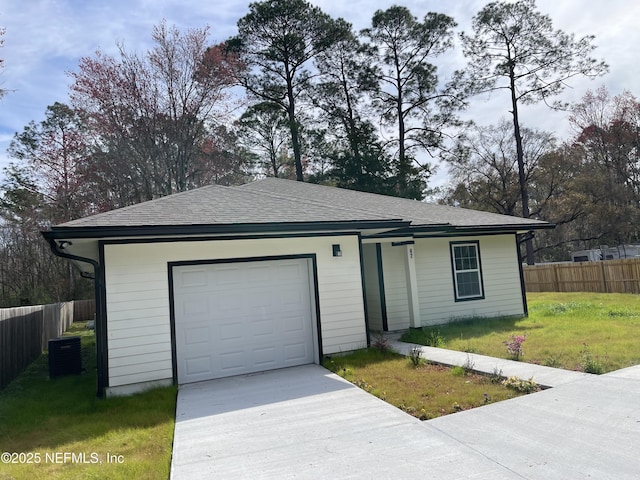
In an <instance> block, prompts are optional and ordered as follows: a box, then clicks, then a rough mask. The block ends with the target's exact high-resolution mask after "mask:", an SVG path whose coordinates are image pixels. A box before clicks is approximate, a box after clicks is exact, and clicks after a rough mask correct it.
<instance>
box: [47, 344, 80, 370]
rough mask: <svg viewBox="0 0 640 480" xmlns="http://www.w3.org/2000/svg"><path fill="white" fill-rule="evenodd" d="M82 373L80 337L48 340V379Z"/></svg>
mask: <svg viewBox="0 0 640 480" xmlns="http://www.w3.org/2000/svg"><path fill="white" fill-rule="evenodd" d="M81 371H82V356H81V347H80V337H61V338H53V339H51V340H49V377H50V378H55V377H60V376H63V375H72V374H78V373H80V372H81Z"/></svg>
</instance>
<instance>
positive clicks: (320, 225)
mask: <svg viewBox="0 0 640 480" xmlns="http://www.w3.org/2000/svg"><path fill="white" fill-rule="evenodd" d="M409 224H410V222H407V221H404V220H396V219H392V220H353V221H352V220H349V221H337V222H329V221H327V222H324V221H323V222H277V223H241V224H218V225H137V226H92V227H62V226H57V227H52V228H51V229H50V230H47V231H43V232H41V233H42V235H43V236H44V237H45V238H46V239H65V238H113V237H164V236H179V235H210V234H220V235H223V234H233V233H235V234H238V233H240V234H242V233H246V234H251V233H266V232H270V233H284V232H292V231H296V232H308V231H314V230H317V231H345V230H354V229H355V230H369V229H392V230H393V229H399V228H406V227H407V226H409Z"/></svg>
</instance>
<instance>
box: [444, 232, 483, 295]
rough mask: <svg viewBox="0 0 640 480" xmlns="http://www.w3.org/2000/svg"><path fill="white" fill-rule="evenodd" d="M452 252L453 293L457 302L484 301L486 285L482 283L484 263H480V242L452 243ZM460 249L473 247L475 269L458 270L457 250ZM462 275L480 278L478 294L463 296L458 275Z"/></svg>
mask: <svg viewBox="0 0 640 480" xmlns="http://www.w3.org/2000/svg"><path fill="white" fill-rule="evenodd" d="M449 246H450V251H451V269H452V274H453V293H454V295H455V300H456V302H459V301H466V300H482V299H484V284H483V281H482V262H481V261H480V242H479V241H477V240H475V241H467V242H450V244H449ZM460 247H471V248H473V249H474V251H475V258H476V266H475V268H467V269H460V270H458V269H457V262H456V249H457V248H460ZM461 273H465V274H469V273H475V274H476V275H477V277H478V289H479V291H478V292H477V293H474V294H471V295H461V294H460V289H459V286H458V275H459V274H461Z"/></svg>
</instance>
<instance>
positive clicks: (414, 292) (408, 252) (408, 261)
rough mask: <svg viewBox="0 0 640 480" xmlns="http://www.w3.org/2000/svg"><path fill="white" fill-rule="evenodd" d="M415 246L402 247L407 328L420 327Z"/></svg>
mask: <svg viewBox="0 0 640 480" xmlns="http://www.w3.org/2000/svg"><path fill="white" fill-rule="evenodd" d="M414 247H415V245H414V244H413V243H410V244H408V245H404V267H405V268H404V271H405V273H406V277H407V281H406V284H407V299H408V300H409V326H410V327H411V328H420V327H422V322H421V319H420V301H419V300H418V281H417V279H416V259H415V248H414Z"/></svg>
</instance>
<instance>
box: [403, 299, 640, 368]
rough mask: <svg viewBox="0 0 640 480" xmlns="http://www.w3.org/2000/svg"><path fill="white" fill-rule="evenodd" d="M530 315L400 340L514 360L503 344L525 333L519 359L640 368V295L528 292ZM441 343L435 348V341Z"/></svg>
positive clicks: (471, 323) (481, 320)
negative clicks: (638, 365) (639, 333)
mask: <svg viewBox="0 0 640 480" xmlns="http://www.w3.org/2000/svg"><path fill="white" fill-rule="evenodd" d="M527 296H528V298H529V317H528V318H522V319H514V318H496V319H484V318H476V319H471V320H465V321H461V322H452V323H449V324H447V325H440V326H435V327H431V328H426V327H425V328H422V329H420V330H412V331H410V332H407V333H406V334H404V335H403V336H402V338H401V340H402V341H404V342H408V343H413V344H420V345H432V346H440V347H443V348H449V349H451V350H459V351H465V352H470V353H479V354H483V355H489V356H492V357H499V358H512V355H510V354H509V353H508V352H507V348H506V346H505V345H504V342H505V341H509V340H511V335H526V340H525V341H524V343H523V344H522V346H523V350H524V355H523V356H522V357H521V358H520V360H522V361H525V362H530V363H537V364H540V365H547V366H551V367H557V368H564V369H567V370H581V371H586V372H589V373H605V372H610V371H613V370H617V369H620V368H624V367H629V366H631V365H637V364H640V335H638V332H640V296H638V295H631V294H614V293H610V294H593V293H529V294H528V295H527ZM434 342H435V343H439V344H438V345H433V343H434Z"/></svg>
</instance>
